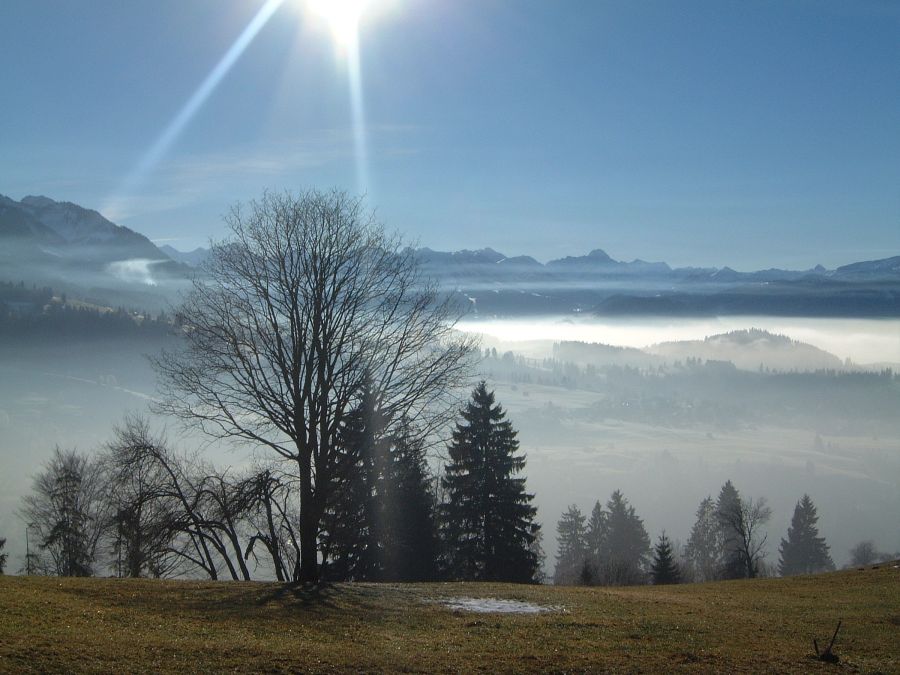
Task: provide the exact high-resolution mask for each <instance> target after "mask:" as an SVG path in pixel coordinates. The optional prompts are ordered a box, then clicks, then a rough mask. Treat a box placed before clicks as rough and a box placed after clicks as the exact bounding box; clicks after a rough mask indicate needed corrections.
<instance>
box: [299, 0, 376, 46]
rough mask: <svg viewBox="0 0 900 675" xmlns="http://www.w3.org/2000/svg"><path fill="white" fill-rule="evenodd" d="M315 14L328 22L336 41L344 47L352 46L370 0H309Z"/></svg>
mask: <svg viewBox="0 0 900 675" xmlns="http://www.w3.org/2000/svg"><path fill="white" fill-rule="evenodd" d="M308 4H309V8H310V10H311V11H312V12H313V14H315V15H317V16H319V17H321V18H322V19H323V20H324V21H326V22H327V23H328V27H329V28H330V29H331V33H332V35H333V36H334V39H335V42H336V43H337V44H338V45H339V46H340V47H341V48H344V49H347V48H349V47H351V46H352V45H353V44H354V43H355V42H356V39H357V37H358V34H359V22H360V19H361V18H362V15H363V12H364V11H365V10H366V6H367V5H368V4H369V0H308Z"/></svg>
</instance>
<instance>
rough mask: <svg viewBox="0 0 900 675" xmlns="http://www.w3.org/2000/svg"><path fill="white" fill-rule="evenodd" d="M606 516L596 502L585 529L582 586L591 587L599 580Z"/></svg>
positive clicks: (581, 574)
mask: <svg viewBox="0 0 900 675" xmlns="http://www.w3.org/2000/svg"><path fill="white" fill-rule="evenodd" d="M607 515H608V514H607V513H606V512H605V511H604V510H603V505H602V504H600V501H599V500H597V501H596V502H595V503H594V508H593V509H591V516H590V518H588V521H587V528H586V529H585V540H586V543H587V556H586V559H585V561H584V563H583V565H582V568H581V573H580V577H581V584H582V585H583V586H593V585H594V584H595V583H597V582H598V581H599V580H600V578H599V577H600V553H601V551H602V550H603V546H604V543H605V541H606V529H607V522H606V521H607Z"/></svg>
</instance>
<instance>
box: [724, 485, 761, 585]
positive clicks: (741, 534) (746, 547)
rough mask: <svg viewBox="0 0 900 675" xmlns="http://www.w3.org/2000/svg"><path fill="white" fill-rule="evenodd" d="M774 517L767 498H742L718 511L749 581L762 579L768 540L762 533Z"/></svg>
mask: <svg viewBox="0 0 900 675" xmlns="http://www.w3.org/2000/svg"><path fill="white" fill-rule="evenodd" d="M771 517H772V509H770V508H769V507H768V506H767V505H766V499H765V497H760V498H759V499H757V500H753V499H752V498H741V499H739V500H736V501H735V502H734V503H733V504H730V505H729V506H728V507H727V508H725V509H723V510H721V511H720V512H719V519H720V522H721V523H722V525H723V527H725V528H727V533H728V535H729V537H730V538H731V540H732V541H733V542H734V550H735V553H736V554H737V557H738V559H739V560H740V562H741V564H742V566H743V569H744V576H745V577H746V578H748V579H755V578H756V577H757V576H759V573H760V563H761V561H762V559H763V558H764V557H765V555H766V552H765V547H766V539H767V538H768V535H767V534H766V533H765V532H761V530H762V528H763V526H764V525H765V524H766V523H767V522H769V519H770V518H771Z"/></svg>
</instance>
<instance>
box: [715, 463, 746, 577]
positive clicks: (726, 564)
mask: <svg viewBox="0 0 900 675" xmlns="http://www.w3.org/2000/svg"><path fill="white" fill-rule="evenodd" d="M740 509H741V496H740V494H739V493H738V491H737V488H736V487H734V484H733V483H732V482H731V481H730V480H728V481H726V482H725V485H723V486H722V489H721V490H720V491H719V498H718V499H717V500H716V522H717V523H718V526H719V536H720V541H721V546H722V549H721V568H720V571H719V576H720V577H721V578H723V579H741V578H743V577H744V576H746V573H745V569H744V568H745V565H744V560H743V558H742V556H741V543H740V533H739V532H737V531H736V530H735V528H734V526H733V521H734V518H732V517H731V516H732V514H735V513H737V512H739V511H740Z"/></svg>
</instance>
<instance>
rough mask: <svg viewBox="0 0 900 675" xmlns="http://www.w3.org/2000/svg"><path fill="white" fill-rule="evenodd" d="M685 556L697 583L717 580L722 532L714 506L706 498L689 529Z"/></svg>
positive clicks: (720, 563)
mask: <svg viewBox="0 0 900 675" xmlns="http://www.w3.org/2000/svg"><path fill="white" fill-rule="evenodd" d="M685 556H686V557H687V559H688V560H689V561H690V563H691V566H692V567H693V569H694V574H695V575H696V577H695V578H696V579H697V580H699V581H712V580H713V579H716V578H718V576H719V574H720V572H721V568H722V530H721V528H720V527H719V522H718V520H717V519H716V505H715V502H714V501H713V500H712V497H707V498H706V499H704V500H703V501H702V502H700V506H699V507H698V508H697V520H696V521H695V522H694V527H693V528H691V536H690V538H689V539H688V543H687V547H686V549H685Z"/></svg>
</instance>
